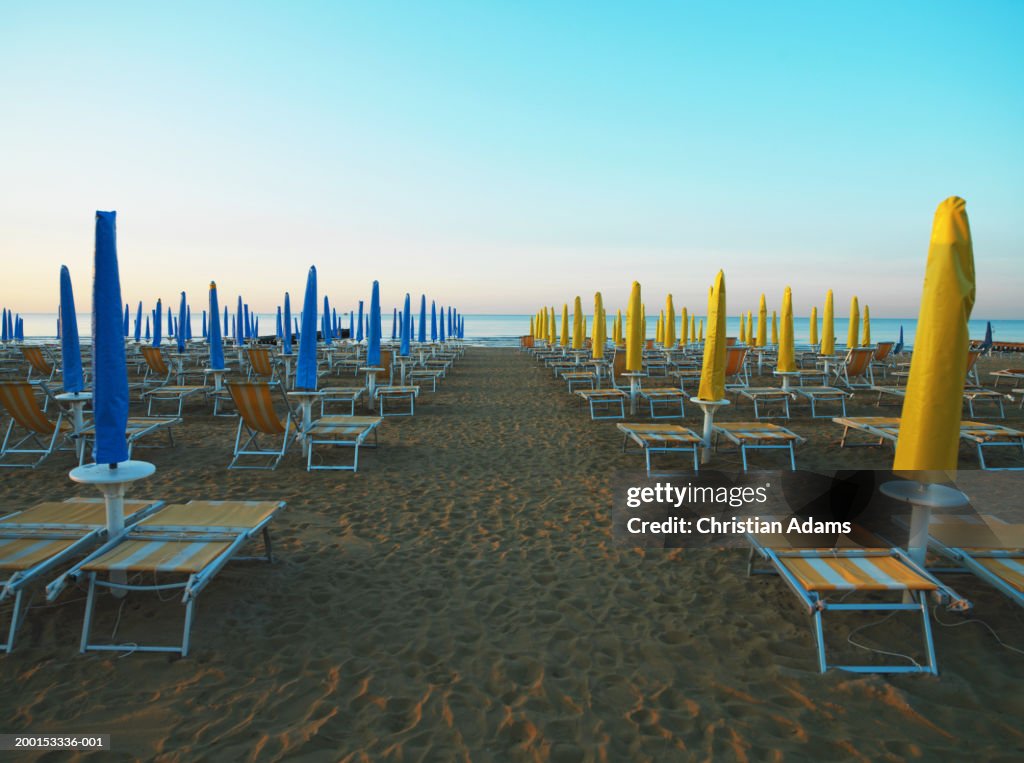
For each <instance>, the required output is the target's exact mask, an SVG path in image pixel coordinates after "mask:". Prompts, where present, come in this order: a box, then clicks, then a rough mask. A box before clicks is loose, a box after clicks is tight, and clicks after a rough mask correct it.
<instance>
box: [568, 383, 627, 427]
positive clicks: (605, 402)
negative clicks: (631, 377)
mask: <svg viewBox="0 0 1024 763" xmlns="http://www.w3.org/2000/svg"><path fill="white" fill-rule="evenodd" d="M576 395H577V396H578V397H580V398H582V400H584V401H586V403H587V405H588V406H589V407H590V418H591V419H592V420H594V421H598V420H600V419H624V418H626V402H625V401H626V400H627V399H628V397H629V396H628V395H627V394H626V393H625V392H623V391H622V390H621V389H617V388H615V387H612V388H611V389H578V390H576ZM616 411H617V412H616Z"/></svg>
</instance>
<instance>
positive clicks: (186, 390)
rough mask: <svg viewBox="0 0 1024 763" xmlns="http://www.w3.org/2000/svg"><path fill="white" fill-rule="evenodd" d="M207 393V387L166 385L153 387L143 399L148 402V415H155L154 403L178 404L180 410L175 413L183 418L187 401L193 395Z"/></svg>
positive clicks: (145, 393)
mask: <svg viewBox="0 0 1024 763" xmlns="http://www.w3.org/2000/svg"><path fill="white" fill-rule="evenodd" d="M203 392H206V387H197V386H186V385H179V384H165V385H164V386H162V387H152V388H150V389H148V390H146V391H145V392H143V393H142V398H143V399H144V400H145V401H146V415H147V416H152V415H153V403H157V402H159V403H166V402H170V403H177V405H178V410H177V411H176V412H175V414H174V415H175V416H181V411H182V408H184V406H185V401H186V400H188V399H189V398H190V397H192V396H193V395H198V394H200V393H203Z"/></svg>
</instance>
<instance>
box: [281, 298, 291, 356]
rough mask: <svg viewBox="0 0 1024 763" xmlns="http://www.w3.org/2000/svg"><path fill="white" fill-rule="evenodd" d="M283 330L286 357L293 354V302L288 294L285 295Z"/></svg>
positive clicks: (282, 319)
mask: <svg viewBox="0 0 1024 763" xmlns="http://www.w3.org/2000/svg"><path fill="white" fill-rule="evenodd" d="M281 328H282V329H284V352H285V354H286V355H291V353H292V300H291V297H289V296H288V292H285V293H284V315H283V317H282V318H281Z"/></svg>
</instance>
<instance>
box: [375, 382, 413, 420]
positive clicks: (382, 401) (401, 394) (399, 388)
mask: <svg viewBox="0 0 1024 763" xmlns="http://www.w3.org/2000/svg"><path fill="white" fill-rule="evenodd" d="M419 394H420V388H419V387H417V386H415V385H410V384H406V385H401V384H387V385H384V386H383V387H376V388H374V390H373V396H374V397H375V398H376V400H377V404H378V405H379V406H380V415H381V416H414V415H416V398H417V397H419ZM387 403H407V404H408V406H409V408H408V412H407V411H406V409H405V407H404V405H403V407H402V408H401V409H399V411H398V412H397V413H395V412H392V413H387V412H386V408H387V405H386V404H387Z"/></svg>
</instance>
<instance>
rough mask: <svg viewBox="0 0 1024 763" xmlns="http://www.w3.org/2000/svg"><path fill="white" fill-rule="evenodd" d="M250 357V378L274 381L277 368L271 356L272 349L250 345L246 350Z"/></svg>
mask: <svg viewBox="0 0 1024 763" xmlns="http://www.w3.org/2000/svg"><path fill="white" fill-rule="evenodd" d="M246 356H247V357H248V358H249V373H248V377H247V378H249V379H252V378H253V377H256V378H257V380H258V381H269V382H272V381H274V380H275V379H276V378H277V368H275V366H274V363H273V361H272V359H271V357H270V350H268V349H267V348H266V347H250V348H249V349H248V350H246Z"/></svg>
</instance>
